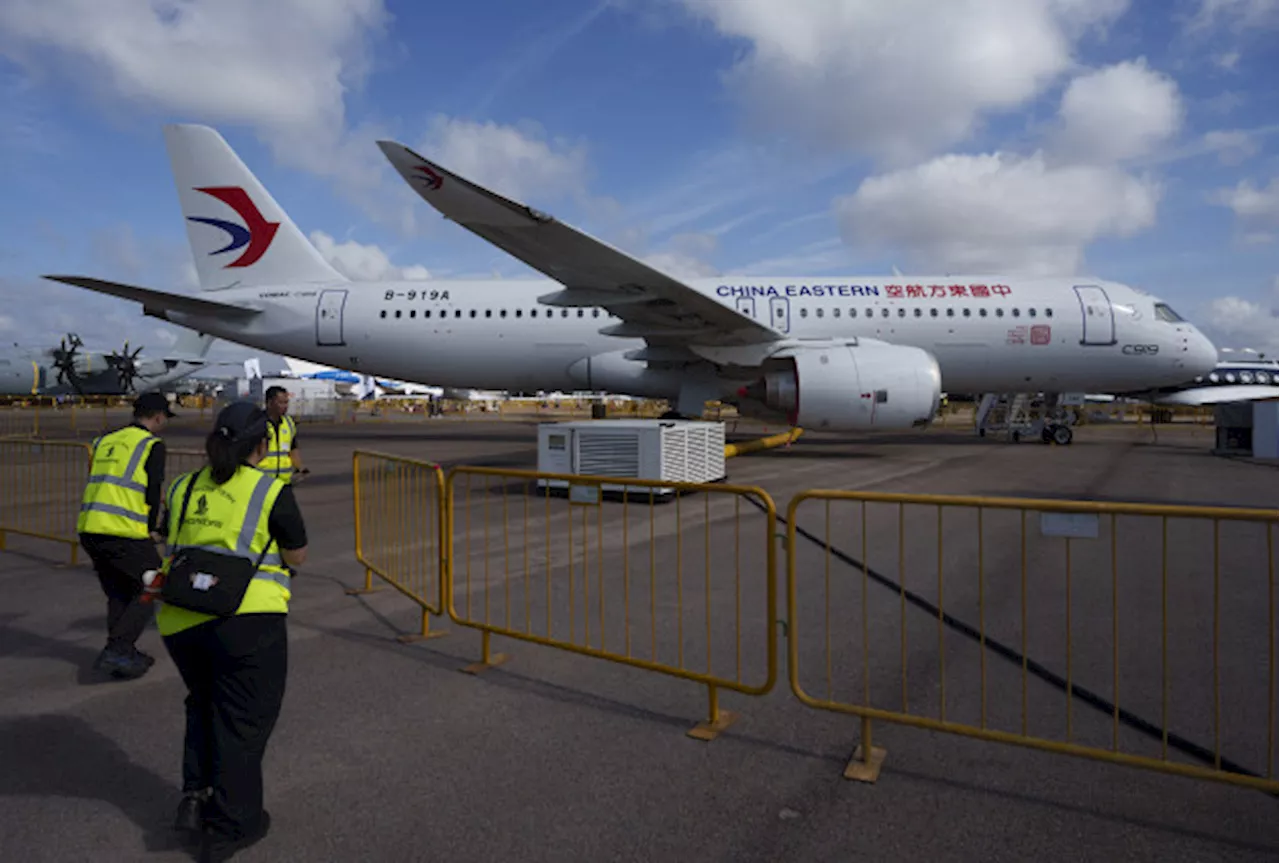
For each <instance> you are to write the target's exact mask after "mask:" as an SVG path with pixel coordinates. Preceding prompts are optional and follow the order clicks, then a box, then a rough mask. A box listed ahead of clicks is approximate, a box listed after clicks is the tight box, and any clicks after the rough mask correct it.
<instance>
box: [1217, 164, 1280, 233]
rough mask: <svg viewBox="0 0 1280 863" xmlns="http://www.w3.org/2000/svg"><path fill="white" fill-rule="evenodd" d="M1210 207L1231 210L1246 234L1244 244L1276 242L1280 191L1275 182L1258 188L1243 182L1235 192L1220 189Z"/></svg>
mask: <svg viewBox="0 0 1280 863" xmlns="http://www.w3.org/2000/svg"><path fill="white" fill-rule="evenodd" d="M1209 201H1210V203H1214V204H1219V205H1221V206H1224V207H1230V208H1231V209H1232V210H1233V211H1234V212H1235V214H1236V222H1237V224H1238V225H1239V227H1240V230H1241V231H1243V232H1244V240H1245V242H1251V243H1265V242H1270V241H1274V240H1275V239H1276V223H1277V221H1280V189H1277V186H1276V178H1275V177H1272V178H1271V182H1270V183H1268V184H1267V185H1266V186H1265V187H1262V188H1258V187H1255V186H1254V185H1253V184H1252V183H1250V182H1248V181H1246V180H1241V181H1240V183H1239V184H1237V185H1236V186H1235V187H1234V188H1227V189H1218V190H1217V191H1216V192H1214V193H1213V194H1212V195H1210V196H1209Z"/></svg>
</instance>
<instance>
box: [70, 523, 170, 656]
mask: <svg viewBox="0 0 1280 863" xmlns="http://www.w3.org/2000/svg"><path fill="white" fill-rule="evenodd" d="M80 545H81V546H83V548H84V550H85V551H86V552H87V553H88V555H89V559H90V560H92V561H93V568H94V570H95V571H96V572H97V573H98V584H100V585H101V586H102V592H103V593H104V594H106V596H107V649H108V650H110V651H112V652H115V653H132V652H133V650H134V649H135V648H134V645H135V644H137V643H138V638H139V637H141V635H142V632H143V630H145V629H146V628H147V624H148V623H150V622H151V617H152V615H153V614H154V609H155V606H153V605H144V604H143V603H141V602H140V601H139V597H140V596H141V595H142V587H143V584H142V573H144V572H146V571H147V570H148V569H159V568H160V564H161V561H160V552H158V551H156V546H155V543H153V542H152V541H151V540H149V539H125V538H123V537H119V536H105V535H101V534H94V533H82V534H80Z"/></svg>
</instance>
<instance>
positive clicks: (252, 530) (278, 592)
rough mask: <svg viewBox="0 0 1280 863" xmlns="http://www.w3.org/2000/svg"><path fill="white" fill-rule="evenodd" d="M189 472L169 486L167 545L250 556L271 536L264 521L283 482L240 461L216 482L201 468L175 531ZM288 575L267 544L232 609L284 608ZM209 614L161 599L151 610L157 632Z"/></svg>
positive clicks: (170, 630) (273, 610)
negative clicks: (226, 477)
mask: <svg viewBox="0 0 1280 863" xmlns="http://www.w3.org/2000/svg"><path fill="white" fill-rule="evenodd" d="M195 473H196V472H192V473H185V474H183V475H182V476H180V477H178V478H177V479H176V480H175V481H174V483H173V485H172V486H170V488H169V507H168V509H169V530H168V534H169V547H170V548H174V547H177V546H181V547H183V548H200V549H204V550H205V551H209V552H213V553H214V554H235V555H239V556H241V557H247V558H249V559H250V560H255V561H256V560H257V559H258V555H259V554H262V550H263V549H264V548H266V547H267V543H268V542H269V541H270V540H271V533H270V531H269V529H268V527H267V522H268V520H269V519H270V516H271V508H272V507H273V506H275V503H276V498H278V497H279V496H280V492H281V491H282V490H283V489H284V483H283V482H281V481H280V480H278V479H276V478H275V477H273V476H271V475H270V474H265V473H263V472H262V471H260V470H258V469H257V468H254V467H249V466H248V465H241V466H240V468H239V469H238V470H237V471H236V473H235V476H233V477H231V479H229V480H227V481H226V482H225V483H223V484H222V485H218V484H217V483H215V482H214V481H213V477H212V476H211V475H210V474H209V472H208V471H207V470H203V469H202V470H201V471H200V472H199V477H198V479H196V480H195V483H196V486H195V488H194V489H192V491H191V500H190V501H188V502H187V516H186V519H185V520H184V521H183V523H182V531H181V535H179V532H178V530H177V528H178V516H179V515H180V514H181V509H182V498H183V495H185V494H186V489H187V484H188V483H190V482H191V478H192V476H194V475H195ZM170 560H172V556H170V557H169V558H168V559H166V560H165V563H164V565H165V569H166V571H167V570H168V566H169V561H170ZM289 581H290V575H289V570H287V569H286V568H285V566H284V560H283V558H282V557H281V556H280V551H279V547H275V548H272V549H271V551H269V552H268V553H267V554H266V556H264V557H263V558H262V566H261V567H260V568H259V569H258V573H257V575H255V576H254V577H253V580H252V581H250V582H249V589H248V590H247V591H245V595H244V599H243V600H241V602H240V607H239V608H238V609H236V614H264V613H280V614H287V613H288V611H289V599H290V598H291V597H292V595H293V594H292V592H291V591H290V589H289ZM214 619H215V618H214V617H213V616H212V615H209V614H201V613H199V612H196V611H190V610H188V609H185V608H176V607H174V606H172V605H162V606H161V608H160V610H159V611H158V612H157V613H156V626H157V628H158V629H159V630H160V634H161V635H172V634H174V633H175V632H181V631H182V630H184V629H188V628H190V627H192V626H196V625H197V624H200V623H204V622H205V621H208V620H214Z"/></svg>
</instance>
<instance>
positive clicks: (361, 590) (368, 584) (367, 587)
mask: <svg viewBox="0 0 1280 863" xmlns="http://www.w3.org/2000/svg"><path fill="white" fill-rule="evenodd" d="M380 590H382V585H378V586H377V587H374V586H373V570H372V569H369V568H367V567H366V568H365V571H364V587H348V588H347V589H346V591H345V592H346V594H347V596H361V595H363V594H366V593H377V592H378V591H380ZM423 626H424V627H425V626H426V624H425V623H424V624H423Z"/></svg>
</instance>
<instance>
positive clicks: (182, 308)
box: [43, 276, 259, 318]
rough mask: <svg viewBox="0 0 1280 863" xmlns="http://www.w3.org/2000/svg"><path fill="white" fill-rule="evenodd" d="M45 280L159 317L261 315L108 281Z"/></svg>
mask: <svg viewBox="0 0 1280 863" xmlns="http://www.w3.org/2000/svg"><path fill="white" fill-rule="evenodd" d="M43 278H46V279H49V280H50V281H54V282H62V283H63V284H67V285H74V286H76V287H77V288H86V289H88V290H90V291H97V292H98V293H100V294H110V295H111V296H113V297H120V298H121V299H125V300H133V301H134V302H138V303H142V310H143V311H144V312H145V313H146V314H149V315H153V316H155V317H164V315H163V314H162V313H163V312H180V313H182V314H185V315H201V316H204V317H215V318H217V317H232V318H251V317H253V316H254V315H256V314H259V311H258V310H257V309H251V308H249V307H248V306H239V305H235V304H233V303H220V302H216V301H214V300H204V299H201V298H199V297H188V296H184V295H183V294H170V293H168V292H166V291H154V290H152V289H150V288H138V287H135V286H133V285H125V284H121V283H120V282H108V281H106V280H105V279H91V278H88V277H86V276H44V277H43Z"/></svg>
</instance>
